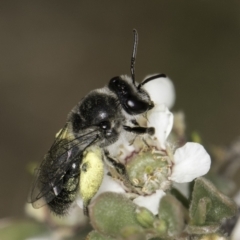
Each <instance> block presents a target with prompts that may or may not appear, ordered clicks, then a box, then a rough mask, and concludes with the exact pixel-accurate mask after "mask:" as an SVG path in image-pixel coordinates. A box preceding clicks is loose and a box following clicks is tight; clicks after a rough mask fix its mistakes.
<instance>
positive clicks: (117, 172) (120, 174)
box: [105, 151, 133, 189]
mask: <svg viewBox="0 0 240 240" xmlns="http://www.w3.org/2000/svg"><path fill="white" fill-rule="evenodd" d="M105 157H106V161H107V163H108V165H109V166H110V167H111V168H110V174H111V176H112V177H113V178H118V179H120V180H121V181H122V182H123V183H124V185H125V186H126V187H127V188H128V189H133V186H132V184H131V182H130V180H129V177H128V174H127V171H126V168H125V166H124V165H123V164H122V163H120V162H117V161H116V160H114V159H113V158H111V157H109V153H108V152H107V151H105Z"/></svg>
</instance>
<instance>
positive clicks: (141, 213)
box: [136, 207, 155, 228]
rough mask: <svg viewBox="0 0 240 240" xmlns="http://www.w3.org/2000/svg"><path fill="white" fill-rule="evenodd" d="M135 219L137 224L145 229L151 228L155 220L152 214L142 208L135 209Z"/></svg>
mask: <svg viewBox="0 0 240 240" xmlns="http://www.w3.org/2000/svg"><path fill="white" fill-rule="evenodd" d="M136 218H137V220H138V222H139V223H140V224H141V225H142V226H143V227H145V228H151V227H152V226H153V222H154V220H155V217H154V215H153V214H152V212H150V211H149V210H148V209H146V208H144V207H138V208H137V209H136Z"/></svg>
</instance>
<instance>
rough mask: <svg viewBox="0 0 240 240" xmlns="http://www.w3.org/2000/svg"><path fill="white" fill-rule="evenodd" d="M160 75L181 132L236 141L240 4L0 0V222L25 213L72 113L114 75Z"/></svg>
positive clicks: (209, 141) (208, 141)
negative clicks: (35, 166)
mask: <svg viewBox="0 0 240 240" xmlns="http://www.w3.org/2000/svg"><path fill="white" fill-rule="evenodd" d="M133 28H136V29H137V30H138V33H139V47H138V55H137V62H136V75H137V79H138V80H139V81H141V80H142V79H143V77H144V76H145V75H147V74H150V73H156V72H163V73H166V74H167V75H168V76H170V78H171V79H172V80H173V81H174V84H175V86H176V91H177V102H176V104H175V107H174V110H184V111H185V113H186V116H187V123H188V131H189V132H190V131H193V130H198V131H199V132H200V133H201V135H202V137H203V139H204V142H205V143H206V144H207V145H208V144H221V145H223V144H228V143H230V142H231V141H232V140H234V139H235V138H236V137H237V136H238V135H239V133H240V113H239V111H240V108H239V107H240V106H239V95H240V78H239V76H240V1H237V0H236V1H221V0H215V1H200V0H199V1H192V0H189V1H167V0H166V1H160V0H159V1H139V0H138V1H131V2H130V1H129V2H127V1H110V0H109V1H80V0H79V1H60V0H58V1H28V2H27V1H1V2H0V134H1V137H0V189H1V193H0V203H1V204H0V217H6V216H19V215H22V214H23V213H24V210H23V209H24V208H23V206H24V203H25V201H26V198H27V193H28V190H29V186H30V182H31V179H32V177H31V176H30V174H28V173H27V171H26V165H27V164H28V163H29V162H31V161H41V159H42V157H43V155H44V154H45V153H46V151H47V150H48V148H49V147H50V145H51V143H52V142H53V137H54V135H55V133H56V132H57V131H58V130H59V129H60V128H61V127H62V126H63V124H64V123H65V119H66V116H67V114H68V112H69V111H70V110H71V108H72V107H73V106H74V105H75V104H76V103H77V102H78V101H79V100H80V99H81V98H82V97H83V96H84V95H86V94H87V93H88V92H89V91H90V90H91V89H95V88H98V87H102V86H103V85H105V84H106V83H107V82H108V81H109V79H110V78H111V77H113V76H116V75H120V74H126V73H127V74H129V65H130V56H131V52H132V42H133V35H132V29H133Z"/></svg>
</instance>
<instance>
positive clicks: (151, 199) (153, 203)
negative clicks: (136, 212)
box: [133, 190, 166, 215]
mask: <svg viewBox="0 0 240 240" xmlns="http://www.w3.org/2000/svg"><path fill="white" fill-rule="evenodd" d="M165 195H166V193H165V192H164V191H163V190H157V191H156V193H154V194H152V195H149V196H139V197H137V198H135V199H134V200H133V202H134V203H135V204H137V205H138V206H140V207H145V208H147V209H148V210H149V211H151V212H152V213H153V214H154V215H157V214H158V208H159V202H160V200H161V198H162V197H163V196H165Z"/></svg>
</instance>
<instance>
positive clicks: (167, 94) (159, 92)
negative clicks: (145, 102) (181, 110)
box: [142, 74, 175, 108]
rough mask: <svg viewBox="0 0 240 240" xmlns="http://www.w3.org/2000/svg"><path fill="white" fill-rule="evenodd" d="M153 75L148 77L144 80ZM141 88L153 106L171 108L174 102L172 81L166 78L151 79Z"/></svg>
mask: <svg viewBox="0 0 240 240" xmlns="http://www.w3.org/2000/svg"><path fill="white" fill-rule="evenodd" d="M154 75H156V74H154ZM154 75H149V76H147V77H146V78H145V79H144V80H146V79H147V78H149V77H152V76H154ZM144 80H143V81H144ZM142 88H143V89H144V90H146V91H147V93H148V94H149V96H150V98H151V100H152V101H153V102H154V103H155V104H162V103H163V104H165V105H166V106H167V107H168V108H171V107H172V106H173V104H174V102H175V89H174V85H173V83H172V81H171V80H170V79H169V78H168V77H159V78H156V79H153V80H151V81H149V82H146V83H145V84H144V85H143V86H142Z"/></svg>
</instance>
